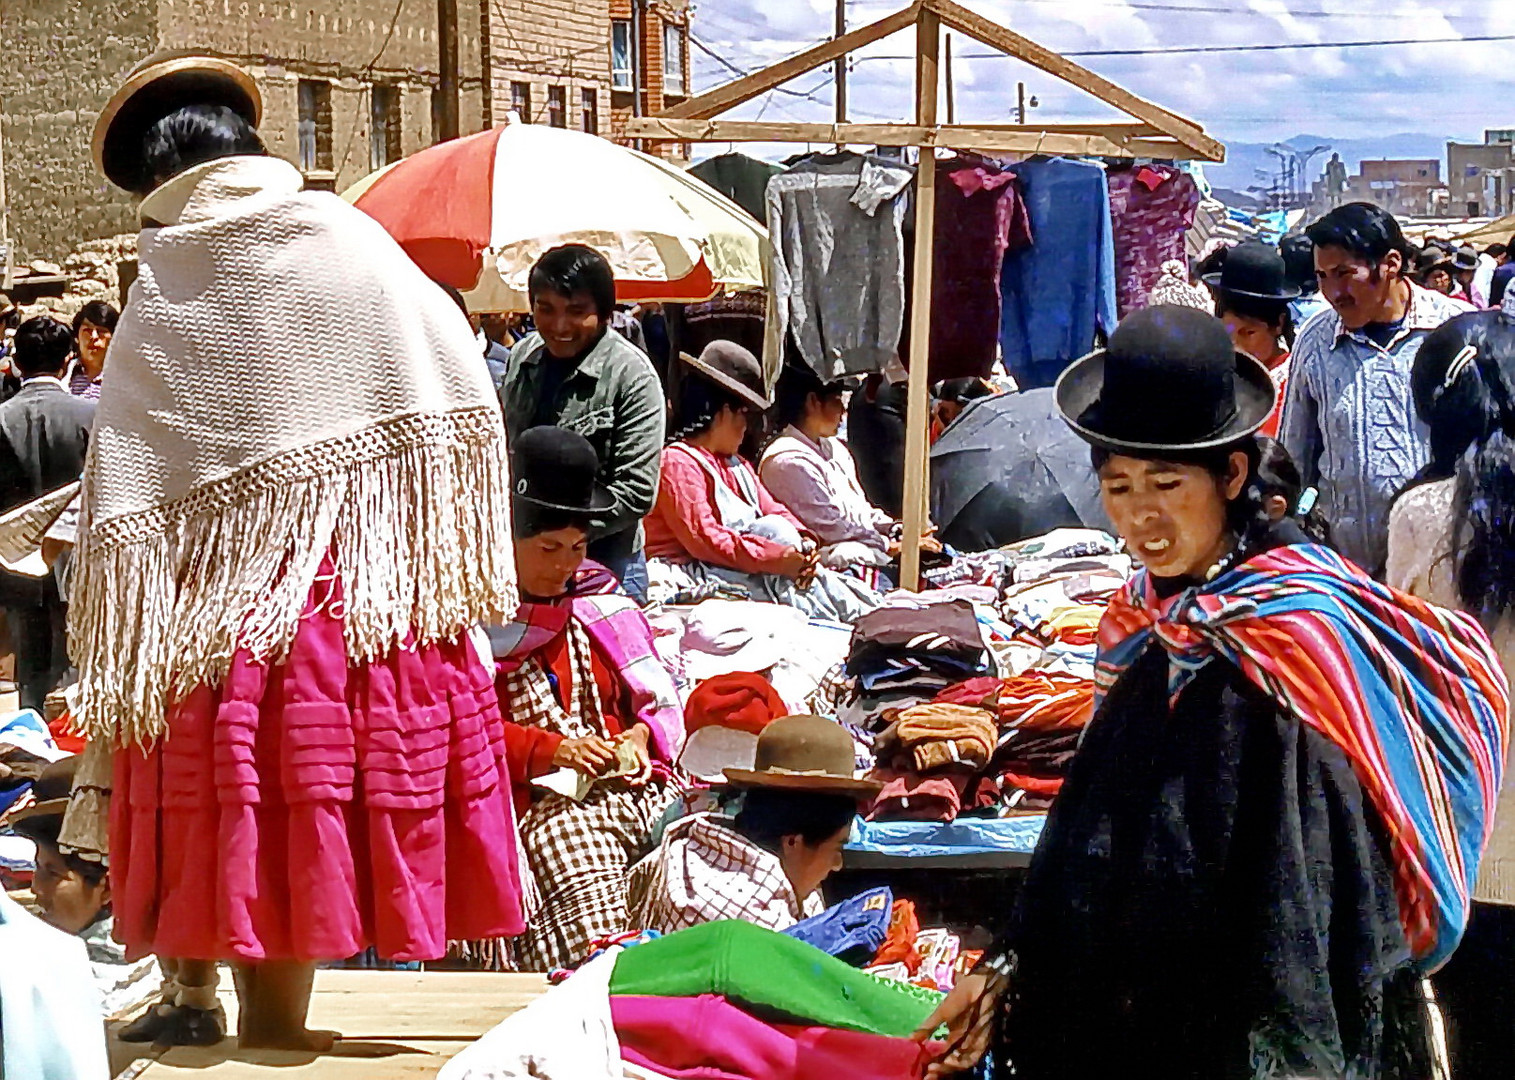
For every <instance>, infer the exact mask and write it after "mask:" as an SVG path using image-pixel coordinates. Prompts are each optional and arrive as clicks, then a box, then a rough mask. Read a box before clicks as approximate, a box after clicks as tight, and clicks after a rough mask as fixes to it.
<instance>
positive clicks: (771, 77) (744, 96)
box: [658, 0, 922, 120]
mask: <svg viewBox="0 0 1515 1080" xmlns="http://www.w3.org/2000/svg"><path fill="white" fill-rule="evenodd" d="M921 3H922V0H916V2H915V3H914V4H911V5H910V6H909V7H907V8H904V9H903V10H901V11H896V12H895V13H894V14H893V15H886V16H885V17H884V18H882V19H880V20H878V22H874V23H869V24H868V25H867V26H860V27H858V28H857V29H856V30H851V31H848V32H847V33H845V34H843V35H842V36H841V37H837V38H832V39H831V40H830V41H823V42H821V43H820V44H819V45H817V46H815V47H814V48H811V49H806V50H805V51H804V52H802V53H800V54H799V55H797V56H791V57H790V58H789V59H787V60H780V61H779V62H778V63H776V64H773V65H771V66H769V67H766V68H764V69H763V70H762V71H755V72H753V73H752V74H751V75H743V76H742V77H741V78H739V79H733V80H732V81H731V82H729V83H724V84H723V85H721V86H717V87H716V88H715V89H713V90H707V91H705V93H703V94H700V95H699V96H698V97H692V98H690V99H689V100H688V101H681V102H680V103H679V104H677V105H674V106H671V107H669V108H667V109H664V110H663V111H662V112H661V113H659V114H658V115H659V116H663V117H668V118H669V119H675V120H680V119H691V118H698V119H704V118H707V117H711V116H716V115H718V114H720V113H723V112H725V111H726V110H727V109H732V108H735V107H736V106H738V105H740V104H741V103H742V102H744V101H751V100H752V99H753V98H755V97H757V96H758V95H759V94H764V93H767V92H768V91H769V90H772V89H773V88H774V87H776V86H782V85H783V84H784V83H786V82H788V81H789V80H790V79H793V78H795V77H796V76H799V75H803V74H805V72H807V71H814V70H815V69H816V68H818V67H823V66H824V65H826V64H829V63H831V62H833V61H835V60H838V59H840V58H841V57H844V56H846V55H847V54H848V53H849V52H851V51H852V50H853V49H860V48H862V47H863V46H864V45H870V44H872V43H873V42H875V41H878V40H879V39H880V38H886V37H888V36H889V35H890V34H893V33H896V32H897V31H900V30H903V29H905V28H906V27H908V26H910V25H912V24H913V23H915V21H916V19H917V17H918V16H919V14H920V13H921V10H922V9H921Z"/></svg>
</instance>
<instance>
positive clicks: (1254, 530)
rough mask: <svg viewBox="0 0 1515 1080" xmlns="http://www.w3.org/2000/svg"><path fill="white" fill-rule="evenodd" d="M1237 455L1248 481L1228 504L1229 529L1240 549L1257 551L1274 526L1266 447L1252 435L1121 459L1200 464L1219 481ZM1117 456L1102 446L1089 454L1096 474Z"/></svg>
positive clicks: (1132, 454) (1225, 475)
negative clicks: (1266, 496) (1266, 491)
mask: <svg viewBox="0 0 1515 1080" xmlns="http://www.w3.org/2000/svg"><path fill="white" fill-rule="evenodd" d="M1236 453H1242V454H1245V455H1246V456H1247V482H1246V483H1245V484H1243V485H1242V489H1241V493H1240V494H1239V495H1237V496H1236V498H1234V499H1231V500H1229V501H1228V502H1227V503H1226V527H1227V528H1229V529H1230V530H1231V532H1232V533H1233V534H1234V535H1235V536H1236V539H1237V550H1238V551H1239V552H1246V551H1251V550H1253V549H1254V548H1256V547H1257V545H1258V544H1259V543H1260V542H1261V540H1262V538H1263V536H1264V534H1266V533H1267V531H1268V530H1269V529H1270V528H1271V527H1272V525H1273V522H1272V520H1271V519H1270V518H1269V517H1268V509H1267V507H1266V506H1265V505H1264V504H1263V480H1262V447H1261V446H1260V445H1259V444H1258V441H1257V439H1255V438H1253V437H1252V436H1250V435H1249V436H1247V437H1246V438H1244V439H1239V440H1237V441H1236V442H1234V443H1228V444H1226V445H1225V446H1217V447H1214V448H1212V449H1209V450H1173V451H1164V452H1163V453H1160V454H1158V453H1141V454H1137V453H1126V454H1123V455H1121V456H1124V457H1135V458H1141V459H1143V460H1149V461H1167V462H1171V463H1172V464H1174V465H1197V466H1198V467H1200V468H1201V469H1204V470H1205V471H1206V472H1208V473H1209V474H1210V475H1211V476H1213V477H1215V479H1216V481H1217V482H1219V481H1222V480H1224V479H1225V478H1226V477H1227V476H1228V475H1229V474H1230V471H1231V455H1232V454H1236ZM1115 456H1117V455H1116V453H1115V452H1114V451H1111V450H1105V449H1103V448H1101V447H1098V446H1096V447H1092V448H1091V451H1090V455H1089V457H1090V460H1091V462H1092V463H1093V465H1094V471H1095V472H1099V470H1100V469H1102V468H1104V467H1105V463H1106V462H1107V461H1109V460H1110V459H1111V458H1112V457H1115Z"/></svg>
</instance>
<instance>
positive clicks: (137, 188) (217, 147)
mask: <svg viewBox="0 0 1515 1080" xmlns="http://www.w3.org/2000/svg"><path fill="white" fill-rule="evenodd" d="M267 153H268V148H267V147H266V146H264V145H263V140H262V139H261V138H260V137H259V136H258V129H257V128H255V127H253V126H252V124H250V123H248V122H247V120H246V118H244V117H243V116H242V115H241V114H240V113H238V112H236V111H235V110H234V109H229V108H227V107H226V106H225V105H186V106H184V107H183V108H182V109H176V110H174V111H173V112H171V113H169V114H168V115H167V116H165V117H163V118H162V119H161V120H159V121H157V122H156V123H154V124H153V125H152V126H151V127H150V128H148V129H147V133H146V134H145V135H143V136H142V166H141V168H140V169H139V170H138V172H137V177H136V180H135V182H134V183H133V184H132V191H133V192H134V193H135V194H137V195H146V194H147V193H148V192H150V191H152V190H153V189H154V188H156V187H157V186H158V185H159V184H161V183H163V182H164V181H165V180H172V179H173V178H174V177H176V176H178V175H179V174H180V173H181V172H183V171H184V170H185V169H190V168H193V167H194V166H196V165H202V164H204V163H205V162H207V161H215V160H217V159H218V158H224V157H237V156H240V155H243V154H267Z"/></svg>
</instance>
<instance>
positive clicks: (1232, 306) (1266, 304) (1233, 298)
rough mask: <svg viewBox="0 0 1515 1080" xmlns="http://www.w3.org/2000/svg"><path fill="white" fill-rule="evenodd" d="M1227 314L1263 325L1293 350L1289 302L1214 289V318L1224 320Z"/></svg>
mask: <svg viewBox="0 0 1515 1080" xmlns="http://www.w3.org/2000/svg"><path fill="white" fill-rule="evenodd" d="M1228 314H1231V315H1240V316H1241V317H1242V318H1244V319H1256V320H1257V321H1258V322H1261V323H1265V324H1266V325H1267V326H1268V327H1269V329H1271V330H1272V331H1273V333H1274V336H1276V337H1281V338H1283V339H1284V341H1285V342H1286V343H1287V344H1288V346H1289V348H1290V349H1293V348H1294V316H1293V314H1291V313H1290V311H1289V301H1287V300H1269V299H1265V298H1263V297H1258V296H1242V295H1241V294H1239V293H1233V292H1227V291H1226V290H1225V289H1216V290H1215V317H1216V318H1217V319H1224V318H1225V317H1226V315H1228Z"/></svg>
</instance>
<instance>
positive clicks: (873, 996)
mask: <svg viewBox="0 0 1515 1080" xmlns="http://www.w3.org/2000/svg"><path fill="white" fill-rule="evenodd" d="M610 992H611V994H613V995H614V994H635V995H640V996H644V997H695V996H697V995H699V994H720V995H722V996H724V997H726V998H728V999H730V1000H731V1001H734V1002H736V1003H737V1004H739V1005H741V1006H742V1007H743V1008H745V1009H747V1011H748V1012H750V1013H752V1014H753V1015H754V1016H758V1017H760V1018H762V1019H764V1020H774V1021H779V1022H788V1023H801V1024H819V1025H822V1026H825V1027H835V1028H847V1029H849V1030H851V1031H866V1032H868V1033H869V1034H872V1035H889V1036H892V1037H895V1038H902V1037H905V1036H908V1035H910V1034H912V1033H913V1032H914V1031H915V1029H916V1028H918V1027H920V1026H921V1024H922V1023H923V1022H924V1021H925V1019H926V1017H928V1016H930V1015H931V1011H932V1010H933V1009H935V1008H936V1006H937V1004H938V1002H940V1001H941V999H942V995H941V994H938V993H936V992H935V991H932V990H923V989H921V988H920V987H917V986H909V985H907V984H905V983H898V982H892V981H890V980H888V979H880V978H876V977H875V976H873V975H869V974H868V973H867V972H864V971H859V970H857V969H856V968H854V967H851V966H849V965H847V964H844V963H843V962H842V961H840V960H837V959H835V958H834V957H831V956H827V955H826V954H825V953H823V952H821V950H819V949H817V948H815V947H814V946H812V945H807V944H805V943H804V942H803V941H798V940H796V939H794V938H792V937H790V936H789V935H787V934H780V933H775V932H774V931H772V930H765V929H764V928H762V927H761V926H754V925H753V924H752V923H746V922H737V921H726V922H712V923H704V924H703V925H700V926H693V927H690V928H689V929H688V930H680V931H678V932H677V933H673V934H669V935H667V936H666V937H661V938H658V939H657V940H656V941H649V942H648V943H647V944H645V945H638V946H637V947H636V948H634V949H627V950H626V951H625V952H623V953H621V954H620V956H618V957H617V958H616V964H615V971H614V972H613V973H612V974H611V976H610Z"/></svg>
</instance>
